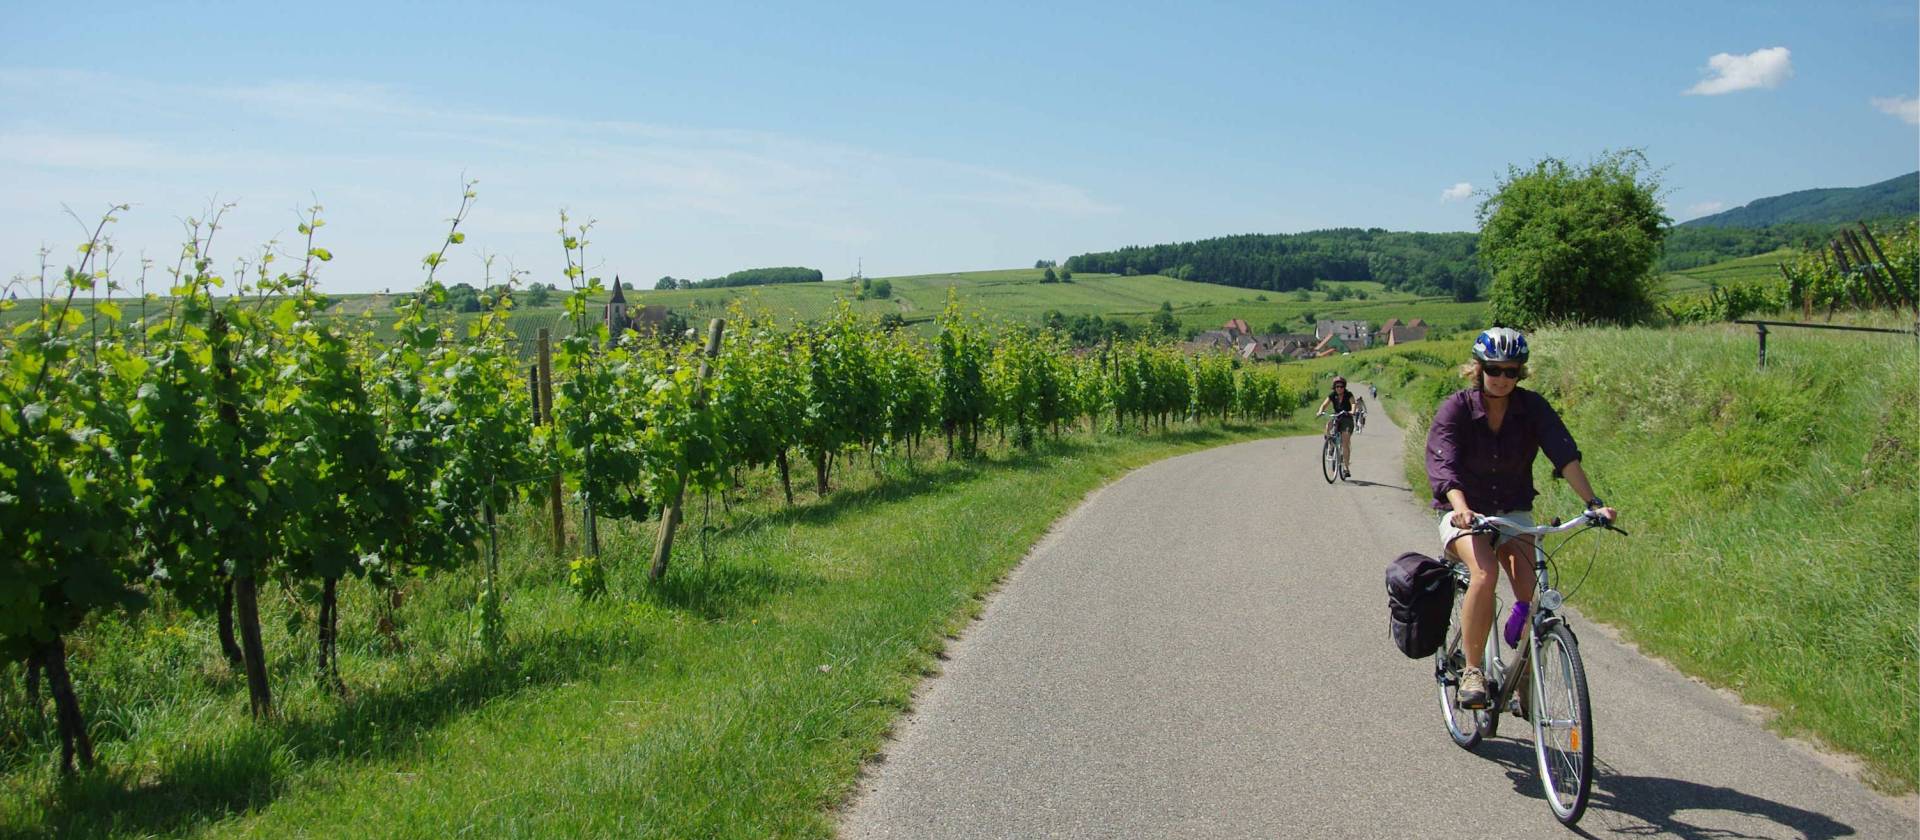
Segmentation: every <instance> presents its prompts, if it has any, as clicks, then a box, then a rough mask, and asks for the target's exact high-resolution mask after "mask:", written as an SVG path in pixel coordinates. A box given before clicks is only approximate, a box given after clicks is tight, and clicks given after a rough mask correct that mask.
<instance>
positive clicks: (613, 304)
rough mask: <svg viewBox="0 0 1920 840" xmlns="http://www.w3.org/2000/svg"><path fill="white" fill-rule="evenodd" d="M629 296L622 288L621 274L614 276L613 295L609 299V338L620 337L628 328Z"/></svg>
mask: <svg viewBox="0 0 1920 840" xmlns="http://www.w3.org/2000/svg"><path fill="white" fill-rule="evenodd" d="M628 323H629V322H628V321H627V296H626V294H624V293H623V292H621V290H620V275H618V274H616V275H614V276H613V297H611V298H608V299H607V339H608V340H609V341H611V340H613V339H616V338H619V337H620V333H621V332H622V331H624V330H625V329H626V328H627V325H628Z"/></svg>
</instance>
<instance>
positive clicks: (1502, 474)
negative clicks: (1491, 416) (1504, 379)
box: [1427, 388, 1580, 513]
mask: <svg viewBox="0 0 1920 840" xmlns="http://www.w3.org/2000/svg"><path fill="white" fill-rule="evenodd" d="M1508 402H1509V404H1508V406H1507V416H1506V417H1505V418H1504V419H1503V420H1502V421H1501V423H1500V432H1499V434H1495V433H1494V431H1493V429H1491V428H1489V427H1488V426H1487V398H1486V395H1485V394H1484V393H1482V392H1481V391H1480V389H1478V388H1468V389H1467V390H1464V391H1460V392H1457V393H1455V394H1454V395H1453V396H1450V397H1448V398H1447V399H1446V401H1444V402H1442V403H1440V408H1439V410H1437V411H1435V412H1434V413H1433V425H1432V426H1430V427H1428V429H1427V483H1428V484H1430V485H1432V486H1433V500H1434V501H1433V507H1434V509H1435V510H1449V509H1451V508H1452V507H1453V505H1452V504H1450V503H1448V501H1447V491H1448V490H1452V489H1454V488H1456V487H1457V488H1459V489H1460V490H1461V491H1462V492H1464V493H1466V494H1467V506H1468V507H1471V508H1473V509H1474V511H1476V512H1478V513H1494V512H1505V511H1515V510H1531V509H1533V497H1534V496H1537V495H1539V491H1537V490H1534V489H1533V459H1534V456H1535V455H1536V454H1538V453H1539V452H1540V451H1541V450H1546V453H1547V459H1548V460H1551V461H1552V462H1553V474H1554V476H1556V477H1558V476H1559V475H1560V470H1561V469H1562V468H1564V467H1566V465H1568V464H1571V463H1573V462H1574V461H1578V460H1580V447H1578V446H1576V445H1574V442H1573V435H1572V434H1571V433H1569V432H1568V431H1567V424H1565V423H1563V422H1561V421H1560V415H1559V414H1556V413H1554V410H1553V406H1551V405H1548V404H1547V398H1546V397H1543V396H1540V395H1539V394H1536V393H1534V392H1532V391H1529V390H1527V389H1525V388H1514V389H1513V395H1512V396H1511V397H1509V398H1508Z"/></svg>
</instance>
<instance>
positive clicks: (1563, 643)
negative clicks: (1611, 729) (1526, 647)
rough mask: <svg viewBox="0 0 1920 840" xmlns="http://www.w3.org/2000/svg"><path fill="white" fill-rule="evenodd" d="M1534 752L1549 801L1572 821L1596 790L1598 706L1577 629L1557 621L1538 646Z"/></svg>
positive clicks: (1564, 819)
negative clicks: (1576, 637) (1590, 696)
mask: <svg viewBox="0 0 1920 840" xmlns="http://www.w3.org/2000/svg"><path fill="white" fill-rule="evenodd" d="M1533 661H1534V666H1533V753H1534V758H1535V760H1536V764H1537V765H1538V768H1539V771H1540V787H1541V788H1542V789H1543V790H1544V791H1545V793H1546V794H1547V805H1548V807H1550V808H1552V809H1553V815H1554V816H1555V817H1559V818H1560V822H1562V823H1564V824H1566V825H1573V824H1574V823H1577V822H1579V821H1580V817H1581V815H1583V814H1585V813H1586V811H1587V798H1588V796H1589V795H1590V794H1591V793H1592V792H1593V707H1592V706H1591V705H1589V703H1588V699H1587V669H1586V666H1584V665H1582V664H1581V662H1580V646H1579V644H1578V643H1577V642H1575V641H1574V638H1573V631H1572V630H1569V629H1567V626H1566V625H1564V624H1554V625H1553V627H1552V628H1551V629H1549V630H1548V631H1547V632H1546V633H1545V634H1543V635H1542V636H1541V637H1540V639H1539V643H1538V646H1537V647H1535V649H1534V657H1533Z"/></svg>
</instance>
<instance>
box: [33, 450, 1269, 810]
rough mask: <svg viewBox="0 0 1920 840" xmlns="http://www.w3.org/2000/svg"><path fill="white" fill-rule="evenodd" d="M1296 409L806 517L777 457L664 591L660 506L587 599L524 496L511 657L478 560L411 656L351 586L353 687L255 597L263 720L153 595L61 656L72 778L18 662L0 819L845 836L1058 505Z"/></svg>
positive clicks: (1071, 454)
mask: <svg viewBox="0 0 1920 840" xmlns="http://www.w3.org/2000/svg"><path fill="white" fill-rule="evenodd" d="M1305 430H1307V424H1305V423H1303V422H1296V423H1294V424H1291V425H1288V424H1282V425H1278V426H1273V427H1267V428H1258V429H1256V428H1244V427H1231V428H1224V429H1223V428H1218V427H1209V428H1198V429H1188V430H1186V431H1176V432H1173V433H1170V434H1165V435H1161V436H1158V437H1152V438H1146V439H1132V438H1115V437H1106V436H1080V437H1073V438H1069V439H1067V440H1066V441H1064V442H1059V443H1055V444H1051V445H1048V446H1046V447H1044V448H1043V450H1042V451H1039V452H1037V453H1033V454H1024V455H1023V454H1013V453H1001V454H1000V455H999V456H997V457H996V458H994V459H993V460H990V461H987V462H976V463H947V462H929V461H923V462H921V463H919V464H918V465H915V466H912V467H909V466H907V465H904V464H901V463H899V462H892V461H886V460H884V459H883V460H881V461H879V462H878V463H869V462H868V461H867V459H864V458H862V459H861V460H860V462H859V464H858V465H857V466H855V467H853V468H850V469H848V470H846V471H845V472H844V473H842V474H841V477H840V478H839V479H838V481H840V482H842V483H841V484H840V486H839V487H838V488H837V489H836V490H835V492H834V493H833V494H832V495H830V496H828V497H827V498H825V499H821V500H817V501H813V500H807V499H804V498H803V500H802V504H801V505H800V506H798V507H796V508H792V509H788V508H785V507H784V505H782V504H781V503H780V502H779V501H778V499H777V496H778V491H777V490H776V489H774V487H773V486H772V485H771V484H770V483H768V482H767V481H765V480H764V479H765V477H764V476H760V477H756V478H755V479H754V481H752V482H750V485H749V487H748V488H747V489H746V491H745V498H744V499H741V500H738V501H736V502H735V504H734V506H733V509H732V511H731V513H729V512H727V511H725V510H724V509H723V508H722V506H721V505H719V504H718V503H715V504H714V506H713V510H712V517H713V520H712V524H713V527H714V530H713V531H712V532H710V533H708V534H707V536H706V537H705V538H704V540H703V539H702V537H701V536H700V535H701V534H702V533H703V531H702V524H703V523H704V522H706V519H705V518H704V513H703V511H702V510H701V509H700V508H698V507H695V508H694V509H693V510H692V511H691V512H690V516H689V518H690V520H691V523H690V527H689V530H688V532H687V534H686V536H684V537H683V538H682V541H681V543H680V545H679V546H678V547H677V549H676V564H675V566H674V568H673V571H672V572H671V574H670V575H669V577H668V579H667V580H666V582H665V584H664V585H661V586H649V585H647V584H646V583H645V578H644V575H645V570H644V559H645V556H646V552H647V551H648V550H649V549H650V548H651V538H652V528H651V526H638V527H629V526H609V527H608V528H607V529H606V530H607V532H608V533H607V534H606V553H605V556H606V557H607V582H608V593H607V594H606V595H605V596H603V597H600V598H598V599H595V600H584V599H583V598H582V597H581V596H580V595H578V594H576V592H575V591H573V590H572V589H570V588H569V587H568V586H567V584H566V582H565V581H566V570H565V568H564V566H563V565H562V564H560V563H558V562H557V561H556V560H554V559H553V558H551V557H550V556H549V554H548V552H547V550H546V549H545V548H544V545H545V540H546V534H545V532H544V530H543V528H542V527H541V526H540V525H539V524H538V522H539V520H540V518H541V516H540V513H541V512H540V511H538V510H532V509H529V510H523V511H520V512H517V513H516V514H515V515H514V516H513V517H511V518H510V519H509V521H508V522H507V523H506V527H505V529H504V530H505V539H504V540H503V559H502V562H503V565H504V569H505V574H504V578H505V588H506V591H507V592H508V600H507V604H506V615H507V624H508V632H509V642H508V645H507V653H506V655H505V656H503V657H502V658H501V659H500V660H498V661H488V660H486V659H485V658H484V657H483V656H482V655H481V654H480V653H479V650H478V645H477V644H476V643H475V642H474V641H473V640H472V635H473V632H474V628H475V626H476V624H477V621H476V620H475V619H474V618H473V617H472V615H471V613H470V606H471V605H472V604H473V603H474V601H475V595H476V593H477V591H478V588H479V581H478V575H477V572H476V573H474V574H470V575H449V576H446V577H443V578H438V579H434V580H431V581H427V582H423V583H421V584H418V585H416V586H414V587H413V588H412V589H410V590H409V597H408V599H407V601H406V603H405V604H404V605H403V606H402V607H401V608H400V609H399V610H398V612H397V617H398V620H399V629H398V632H397V635H396V637H395V641H396V642H397V643H398V648H397V649H393V648H391V647H390V645H389V642H388V640H387V638H386V637H385V636H383V634H382V633H381V632H380V631H379V630H378V629H377V628H376V622H377V620H378V616H379V615H380V614H381V612H382V610H381V609H380V608H379V606H378V605H377V604H375V603H372V598H371V595H370V592H369V590H368V588H367V587H365V586H362V585H357V584H349V585H346V586H344V587H343V605H342V608H341V612H342V617H343V620H344V626H343V636H342V639H341V647H340V652H341V657H342V661H341V671H342V676H343V677H344V680H345V682H346V685H347V695H346V696H345V697H344V698H338V697H335V696H334V695H333V694H332V693H330V692H329V691H327V690H326V689H324V688H323V687H322V686H321V684H320V683H318V681H316V680H315V679H313V678H312V677H311V676H309V675H310V674H311V673H312V670H313V660H312V655H311V653H310V652H309V650H308V649H309V648H310V647H311V644H312V642H311V639H312V634H311V631H310V625H309V624H307V623H306V622H308V621H309V620H310V619H311V616H307V615H304V614H303V613H301V611H300V608H299V607H297V606H296V605H295V602H294V601H293V600H292V599H290V598H288V597H286V595H285V594H284V593H277V592H271V593H265V594H264V597H263V599H262V600H263V607H264V609H265V611H266V612H267V615H266V616H265V617H264V622H265V623H266V624H267V625H268V628H267V629H268V638H267V644H268V647H269V650H270V651H271V653H272V654H273V655H274V656H275V657H277V658H276V660H275V661H274V665H275V666H276V670H277V673H276V688H277V690H278V692H279V693H278V695H277V697H276V700H277V701H278V702H279V704H280V708H281V713H282V716H281V719H280V720H278V721H274V722H271V723H266V724H255V723H252V722H250V721H249V720H248V719H247V715H246V691H245V688H244V685H243V684H241V683H240V682H238V681H237V680H235V679H234V678H233V677H231V676H229V675H228V673H227V670H226V667H225V665H224V664H223V663H222V662H221V659H220V654H219V651H218V648H217V646H216V645H215V644H214V643H213V641H212V639H213V632H212V629H211V627H210V626H209V622H207V621H204V620H200V619H194V618H191V617H189V616H185V615H182V614H179V613H176V612H173V611H171V610H168V609H166V608H165V607H164V605H162V606H161V607H159V608H156V609H154V610H150V611H149V612H147V613H146V614H144V615H143V616H142V617H140V618H139V619H136V620H133V621H125V620H108V621H102V622H99V623H97V624H96V625H94V626H92V627H90V628H89V629H87V630H86V631H84V632H83V633H80V634H77V636H76V638H74V640H73V642H72V648H73V653H74V656H73V659H74V662H75V667H76V669H77V672H76V675H75V682H76V684H77V685H78V687H79V690H80V692H81V693H82V700H83V702H85V703H86V704H87V708H88V712H89V714H90V715H91V716H92V720H93V721H94V729H95V733H96V738H97V739H98V744H99V748H100V753H101V762H102V765H103V767H104V768H105V769H103V770H100V771H96V772H95V773H93V774H91V775H86V776H83V777H81V778H79V779H77V780H75V781H73V782H71V783H66V784H62V783H60V782H59V781H57V780H56V778H55V777H54V774H53V772H52V769H51V768H52V766H53V764H54V761H53V759H52V757H51V755H52V752H51V751H56V750H57V745H56V743H55V742H54V741H52V740H51V739H50V735H49V733H48V732H47V730H48V729H50V727H49V726H47V725H45V724H44V723H40V724H36V723H35V722H33V721H32V720H21V719H20V717H21V716H20V715H19V714H18V710H19V709H21V708H22V695H21V691H22V689H21V679H20V674H19V672H18V671H17V670H10V671H7V672H6V673H5V674H0V677H4V679H0V702H3V703H4V706H0V708H5V709H7V710H10V711H9V712H8V713H7V714H6V715H4V716H0V720H4V721H5V723H6V726H7V729H6V731H5V732H4V733H0V746H4V750H0V757H4V760H5V764H4V767H0V771H3V772H4V775H3V776H0V835H8V836H51V835H62V836H64V835H112V836H151V835H186V834H205V835H213V836H255V837H288V836H347V835H352V836H393V837H420V836H454V835H471V836H480V837H501V836H538V837H556V836H558V837H574V836H591V837H597V836H606V835H614V834H619V835H629V834H634V835H644V836H667V837H768V836H799V837H826V836H829V835H830V834H831V832H832V824H831V820H830V809H831V808H833V807H834V805H835V804H836V803H837V802H839V801H840V800H841V798H842V797H843V796H844V795H845V794H846V793H847V792H848V791H849V790H850V789H851V786H852V784H853V782H854V780H855V778H856V775H857V773H858V772H859V769H860V765H861V762H862V761H863V760H864V758H865V757H866V756H868V755H869V754H871V753H872V752H873V751H874V750H875V749H876V748H877V747H878V745H879V743H880V740H881V738H882V736H883V733H884V732H885V731H886V729H887V727H888V726H889V725H890V724H891V722H892V721H893V719H894V718H895V716H896V715H897V714H898V713H899V712H900V711H901V710H902V709H903V708H904V707H905V705H906V703H907V701H908V698H909V696H910V692H911V690H912V688H913V686H914V685H915V684H916V683H917V682H918V680H919V679H920V677H921V676H922V675H924V674H925V673H927V672H928V671H929V670H930V669H932V668H933V667H934V664H935V661H936V657H937V656H938V654H939V652H940V650H941V649H942V647H943V645H944V642H945V639H946V638H947V637H948V635H949V634H951V633H952V632H954V631H955V630H957V629H958V628H959V627H961V626H962V625H963V624H964V623H965V622H966V620H967V619H968V618H969V617H970V616H971V615H972V614H973V613H974V612H975V611H976V610H977V608H978V606H979V604H980V598H981V597H982V596H983V595H984V594H985V593H986V592H987V591H988V590H989V589H991V588H992V586H993V585H994V583H995V582H996V581H997V580H999V579H1000V578H1001V576H1002V575H1004V574H1005V573H1006V572H1007V571H1008V570H1009V569H1010V568H1011V567H1012V566H1013V565H1014V564H1015V563H1017V562H1018V561H1019V559H1020V558H1021V556H1022V555H1023V554H1024V553H1025V552H1026V550H1027V548H1028V547H1029V546H1031V545H1032V544H1033V543H1034V542H1035V541H1036V540H1037V539H1038V538H1039V537H1040V536H1041V534H1042V533H1043V532H1044V531H1045V530H1046V528H1047V527H1048V524H1049V523H1050V522H1052V521H1053V520H1054V519H1055V518H1057V517H1058V516H1060V515H1061V514H1063V513H1065V512H1066V511H1067V510H1069V509H1070V508H1071V507H1073V506H1074V505H1075V504H1076V503H1077V502H1078V501H1079V500H1080V499H1081V498H1082V497H1083V496H1084V495H1085V494H1086V493H1087V492H1088V491H1090V490H1092V489H1093V488H1095V487H1098V486H1100V485H1101V484H1103V483H1106V482H1108V481H1110V480H1112V479H1113V478H1115V477H1117V476H1119V475H1120V474H1122V473H1124V472H1126V471H1127V470H1129V469H1131V468H1133V467H1136V466H1139V465H1142V464H1146V463H1149V462H1152V461H1155V460H1158V459H1161V458H1165V457H1167V456H1170V455H1174V454H1178V453H1181V452H1186V451H1192V450H1197V449H1201V448H1205V447H1209V446H1216V445H1220V444H1225V443H1231V442H1235V441H1239V440H1245V439H1252V438H1258V437H1265V436H1269V435H1272V434H1277V433H1285V432H1298V431H1305ZM703 542H704V548H703ZM308 603H311V601H308ZM290 634H293V635H290Z"/></svg>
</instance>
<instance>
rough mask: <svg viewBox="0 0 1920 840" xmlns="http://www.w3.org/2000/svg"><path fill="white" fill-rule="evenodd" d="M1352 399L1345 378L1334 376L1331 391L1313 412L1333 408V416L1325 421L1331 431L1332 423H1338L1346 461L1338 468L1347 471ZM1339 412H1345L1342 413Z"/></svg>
mask: <svg viewBox="0 0 1920 840" xmlns="http://www.w3.org/2000/svg"><path fill="white" fill-rule="evenodd" d="M1354 399H1355V397H1354V395H1353V394H1349V393H1347V378H1346V377H1344V376H1336V377H1334V378H1333V393H1331V394H1328V395H1327V398H1326V399H1324V400H1321V401H1320V408H1319V410H1318V411H1315V412H1314V413H1315V414H1324V413H1326V410H1327V409H1328V408H1329V407H1331V408H1332V409H1333V411H1334V417H1333V419H1332V420H1328V421H1327V430H1328V431H1332V430H1333V429H1334V428H1335V425H1334V424H1336V423H1337V424H1339V425H1338V428H1339V430H1340V452H1341V453H1342V457H1343V458H1344V459H1345V461H1346V463H1343V464H1341V465H1340V468H1341V469H1343V470H1346V471H1348V472H1352V471H1353V415H1354V407H1353V403H1354ZM1341 412H1345V413H1344V414H1342V413H1341Z"/></svg>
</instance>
